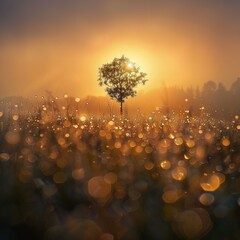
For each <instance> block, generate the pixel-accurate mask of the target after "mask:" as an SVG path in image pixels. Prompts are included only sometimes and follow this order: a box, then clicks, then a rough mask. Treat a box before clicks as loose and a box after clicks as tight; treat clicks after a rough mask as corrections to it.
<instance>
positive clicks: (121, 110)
mask: <svg viewBox="0 0 240 240" xmlns="http://www.w3.org/2000/svg"><path fill="white" fill-rule="evenodd" d="M122 105H123V102H122V101H121V102H120V113H121V115H122V113H123V107H122Z"/></svg>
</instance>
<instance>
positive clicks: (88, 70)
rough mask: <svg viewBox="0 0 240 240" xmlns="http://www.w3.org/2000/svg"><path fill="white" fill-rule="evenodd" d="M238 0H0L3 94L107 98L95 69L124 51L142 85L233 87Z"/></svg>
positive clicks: (238, 69) (237, 71) (239, 35)
mask: <svg viewBox="0 0 240 240" xmlns="http://www.w3.org/2000/svg"><path fill="white" fill-rule="evenodd" d="M239 10H240V2H239V1H237V0H229V1H227V3H226V1H223V0H218V1H216V0H213V1H206V0H201V1H200V0H196V1H187V0H172V1H161V0H159V1H157V0H150V1H143V0H138V1H137V0H132V1H127V0H89V1H74V0H70V1H64V0H58V1H57V0H52V1H46V0H42V1H40V0H39V1H37V0H31V1H30V0H27V1H24V3H23V2H22V1H17V0H0V37H1V38H0V52H1V54H0V70H1V71H0V85H1V90H0V97H4V96H9V95H28V96H31V95H34V94H42V93H43V92H44V90H45V89H48V90H50V91H52V92H53V94H54V95H61V94H64V93H68V94H69V95H74V96H80V97H84V96H86V95H105V93H104V90H103V89H102V88H100V87H99V86H98V84H97V74H98V68H99V67H100V66H101V65H102V64H104V63H106V62H110V61H112V59H113V58H114V57H121V55H122V54H124V55H125V56H127V57H129V58H130V59H132V60H133V61H134V62H136V63H137V64H138V65H140V66H141V69H142V71H145V72H146V73H147V74H148V78H149V82H147V84H146V86H145V87H144V89H145V90H150V89H153V88H157V87H161V86H162V84H163V82H164V83H165V84H167V85H178V86H187V85H192V86H196V85H199V86H201V85H202V83H203V82H206V81H208V80H214V81H216V82H219V81H221V82H223V83H224V84H225V85H226V86H229V85H230V84H231V83H232V82H233V81H234V80H235V79H236V78H237V77H238V76H240V65H239V56H240V45H239V40H240V24H239V22H240V14H239Z"/></svg>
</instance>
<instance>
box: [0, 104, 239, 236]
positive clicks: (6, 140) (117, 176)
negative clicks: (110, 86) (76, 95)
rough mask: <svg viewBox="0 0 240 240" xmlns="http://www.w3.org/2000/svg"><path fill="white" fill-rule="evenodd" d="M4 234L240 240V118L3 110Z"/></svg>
mask: <svg viewBox="0 0 240 240" xmlns="http://www.w3.org/2000/svg"><path fill="white" fill-rule="evenodd" d="M0 128H1V132H0V146H1V147H0V239H4V240H5V239H66V240H67V239H70V240H71V239H83V240H95V239H100V240H112V239H124V240H125V239H129V240H137V239H239V238H240V228H239V226H240V176H239V175H240V119H239V117H238V116H237V115H236V116H235V117H234V118H233V119H232V121H229V122H226V121H223V120H218V119H213V118H211V116H209V115H208V114H207V113H205V112H202V114H201V115H199V116H193V115H191V114H189V112H188V111H185V112H183V113H180V112H179V113H174V112H171V111H170V113H168V114H166V113H164V112H163V111H161V110H157V111H155V112H154V113H153V114H152V115H150V116H145V115H141V114H139V115H138V116H137V117H131V116H129V117H125V116H115V115H114V114H113V115H112V116H111V117H102V116H91V115H89V114H85V113H82V112H81V111H80V110H79V111H75V113H68V112H65V113H62V112H59V111H57V110H56V108H54V107H51V108H50V107H49V106H47V105H46V106H41V108H40V109H39V110H38V111H32V112H31V111H28V112H27V113H26V112H24V114H23V113H21V111H20V110H18V111H15V112H14V111H12V112H11V113H10V112H4V111H2V112H0Z"/></svg>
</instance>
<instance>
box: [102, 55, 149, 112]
mask: <svg viewBox="0 0 240 240" xmlns="http://www.w3.org/2000/svg"><path fill="white" fill-rule="evenodd" d="M146 75H147V74H146V73H143V72H141V71H140V68H139V67H137V66H136V64H135V63H132V62H130V60H129V59H128V58H126V57H124V56H122V57H121V58H115V59H114V60H113V61H112V62H111V63H107V64H104V65H103V66H102V67H101V68H99V77H98V81H99V85H100V86H103V85H105V86H106V88H105V91H106V92H107V93H108V95H109V96H110V97H111V98H112V99H114V100H116V101H117V102H119V103H120V113H121V114H122V112H123V108H122V105H123V103H124V101H125V99H127V98H128V97H130V96H131V97H134V96H136V94H137V91H136V89H135V88H136V87H137V86H138V85H139V84H143V85H144V84H145V83H146V81H147V79H146Z"/></svg>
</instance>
